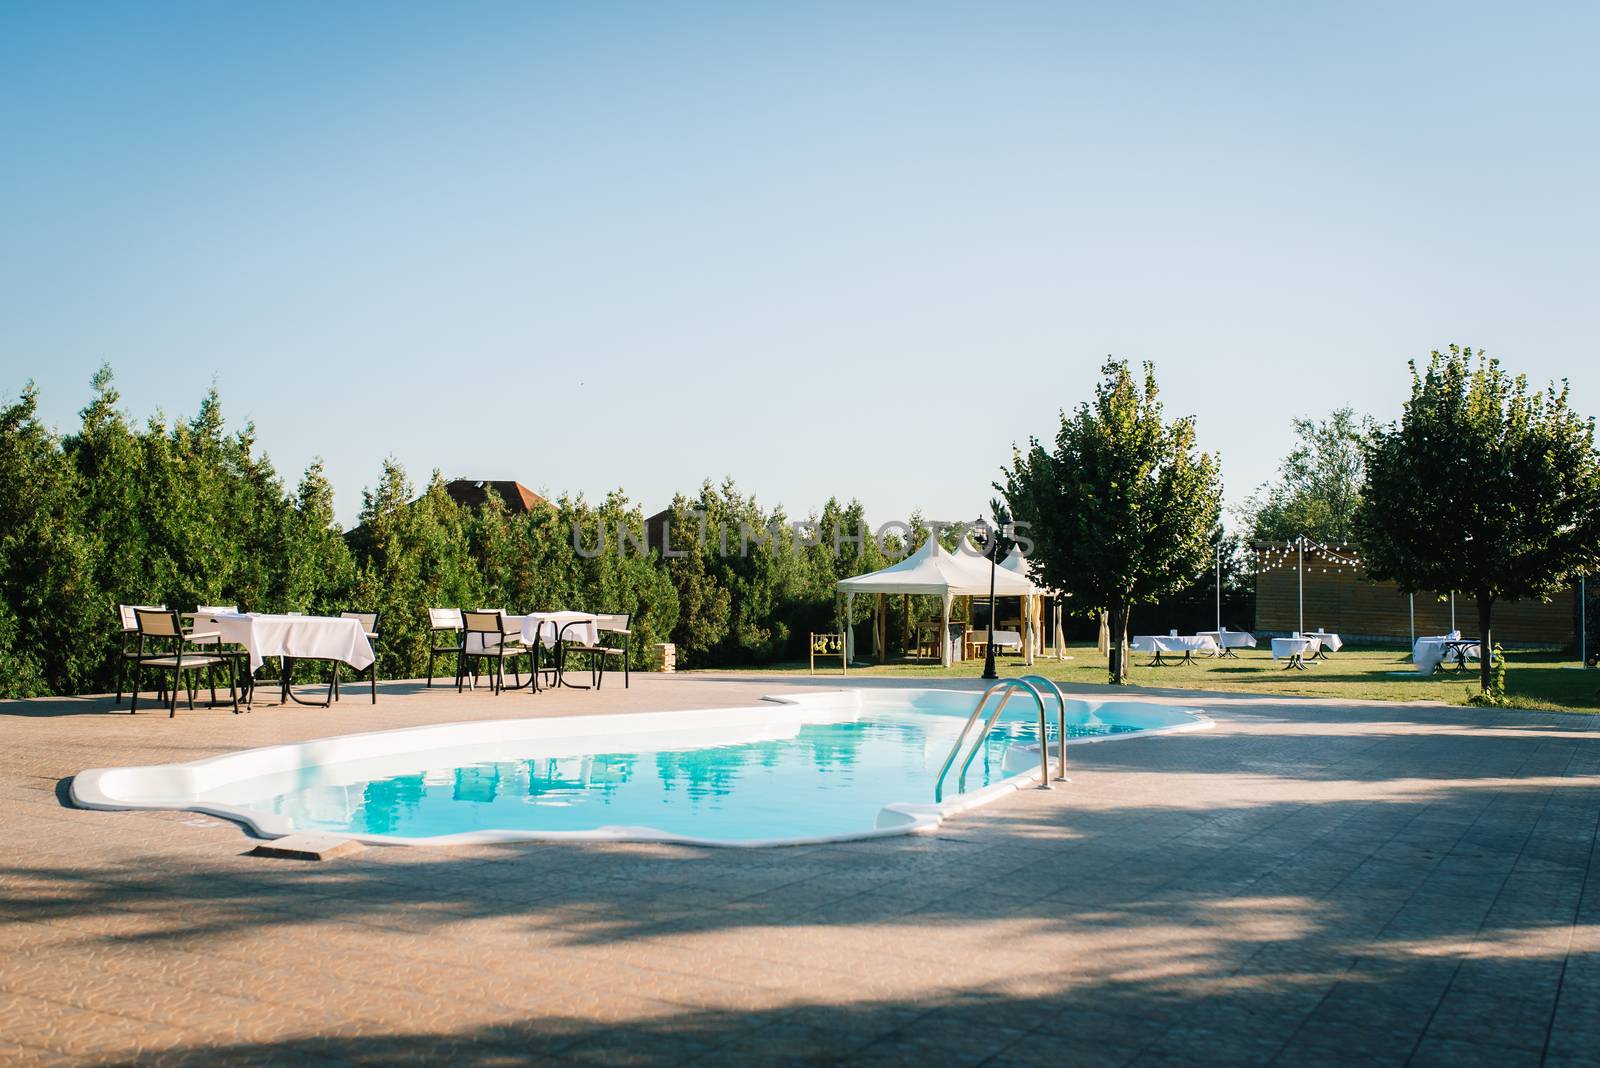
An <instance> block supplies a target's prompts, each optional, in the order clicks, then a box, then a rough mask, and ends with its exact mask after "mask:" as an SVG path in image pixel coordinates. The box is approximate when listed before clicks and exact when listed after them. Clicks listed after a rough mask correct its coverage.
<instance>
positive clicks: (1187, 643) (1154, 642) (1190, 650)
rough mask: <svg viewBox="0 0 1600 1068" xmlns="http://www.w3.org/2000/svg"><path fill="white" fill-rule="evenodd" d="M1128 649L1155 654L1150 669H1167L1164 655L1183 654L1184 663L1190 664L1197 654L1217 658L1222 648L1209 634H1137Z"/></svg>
mask: <svg viewBox="0 0 1600 1068" xmlns="http://www.w3.org/2000/svg"><path fill="white" fill-rule="evenodd" d="M1128 648H1130V649H1132V650H1134V651H1135V652H1139V653H1152V654H1154V659H1153V660H1151V661H1150V663H1149V664H1148V665H1147V666H1149V667H1167V666H1168V664H1167V661H1166V659H1165V658H1164V657H1163V654H1164V653H1182V654H1183V662H1184V663H1185V664H1190V663H1193V662H1194V654H1195V653H1210V654H1212V655H1213V656H1215V655H1216V654H1217V652H1218V651H1219V650H1220V648H1221V647H1220V646H1218V645H1217V640H1216V639H1215V638H1213V637H1211V636H1210V635H1208V634H1136V635H1134V637H1133V640H1132V641H1130V642H1129V643H1128Z"/></svg>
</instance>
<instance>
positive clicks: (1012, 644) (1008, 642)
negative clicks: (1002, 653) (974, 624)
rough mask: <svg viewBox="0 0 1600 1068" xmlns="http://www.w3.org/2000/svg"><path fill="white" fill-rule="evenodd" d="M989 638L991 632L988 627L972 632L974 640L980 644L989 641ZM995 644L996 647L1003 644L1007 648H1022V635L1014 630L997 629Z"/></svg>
mask: <svg viewBox="0 0 1600 1068" xmlns="http://www.w3.org/2000/svg"><path fill="white" fill-rule="evenodd" d="M988 638H989V632H988V630H987V629H984V628H979V629H978V630H975V631H973V632H972V640H973V641H974V642H976V643H978V644H980V645H981V644H982V643H983V642H985V641H987V640H988ZM994 644H995V646H996V647H1002V646H1003V647H1005V648H1007V649H1021V648H1022V635H1021V634H1018V633H1017V632H1016V631H1014V630H997V631H995V632H994Z"/></svg>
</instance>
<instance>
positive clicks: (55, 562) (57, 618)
mask: <svg viewBox="0 0 1600 1068" xmlns="http://www.w3.org/2000/svg"><path fill="white" fill-rule="evenodd" d="M38 407H39V405H38V394H37V392H36V391H35V390H34V388H33V386H32V384H29V386H28V387H27V388H26V389H25V390H24V391H23V393H22V396H21V397H20V398H19V399H18V400H17V401H16V402H15V403H12V404H9V405H7V406H5V407H4V408H0V695H3V696H6V697H35V696H40V695H44V694H50V693H72V692H74V691H75V690H77V689H78V688H79V687H80V686H81V685H82V684H84V683H85V682H87V681H88V680H89V678H90V677H91V676H92V675H93V674H94V672H95V670H96V669H97V668H98V667H99V666H100V664H101V662H102V660H103V658H104V654H105V649H104V647H103V645H102V643H101V642H100V641H98V640H96V638H95V636H96V635H98V634H102V633H104V632H105V630H106V628H107V625H108V623H109V621H108V620H105V619H101V618H99V617H98V614H97V612H96V608H98V607H99V605H98V601H97V599H96V598H94V597H93V596H92V594H93V591H94V570H93V545H92V542H91V541H90V539H88V538H87V537H86V536H85V535H84V533H83V502H82V500H81V497H80V493H79V489H80V487H79V484H78V479H77V477H76V472H74V471H73V469H72V465H71V463H70V462H69V461H68V460H67V458H66V456H65V454H64V452H63V451H62V449H61V446H60V442H59V440H58V439H57V438H56V435H55V433H54V432H53V431H51V430H50V429H49V428H48V427H46V426H44V425H43V424H42V423H40V422H39V417H38Z"/></svg>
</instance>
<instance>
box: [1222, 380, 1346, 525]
mask: <svg viewBox="0 0 1600 1068" xmlns="http://www.w3.org/2000/svg"><path fill="white" fill-rule="evenodd" d="M1372 426H1373V422H1372V417H1371V416H1358V415H1356V413H1355V410H1354V409H1351V408H1340V409H1338V410H1336V411H1334V412H1333V413H1332V414H1331V415H1329V416H1328V418H1326V419H1323V420H1320V421H1318V420H1312V419H1296V420H1295V421H1294V433H1295V437H1296V439H1297V441H1296V443H1295V447H1294V448H1293V449H1292V450H1290V452H1289V455H1288V456H1286V457H1284V460H1283V463H1282V465H1281V466H1280V467H1279V468H1278V480H1277V481H1276V482H1272V483H1269V484H1267V485H1264V486H1261V487H1260V488H1258V489H1257V490H1256V491H1255V493H1253V494H1251V495H1250V498H1249V500H1247V501H1246V502H1245V504H1244V506H1243V507H1241V508H1240V509H1239V518H1240V519H1241V520H1243V522H1244V525H1245V527H1246V529H1247V530H1249V532H1250V537H1251V538H1252V539H1254V540H1256V541H1281V542H1287V541H1292V540H1293V539H1294V538H1296V537H1298V536H1299V535H1301V534H1304V535H1305V536H1306V537H1308V538H1315V539H1317V540H1318V541H1324V542H1339V543H1343V542H1348V541H1350V540H1351V539H1352V538H1353V537H1354V536H1355V516H1356V509H1357V508H1358V507H1359V506H1360V504H1361V487H1362V485H1363V484H1364V483H1365V482H1366V454H1365V452H1364V451H1363V448H1362V446H1363V443H1364V442H1365V441H1366V439H1367V436H1368V435H1369V434H1370V433H1371V432H1372Z"/></svg>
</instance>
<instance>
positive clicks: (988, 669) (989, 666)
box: [982, 523, 1014, 679]
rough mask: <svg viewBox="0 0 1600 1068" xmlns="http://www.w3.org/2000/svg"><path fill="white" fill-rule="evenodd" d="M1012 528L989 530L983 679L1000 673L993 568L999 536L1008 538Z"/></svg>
mask: <svg viewBox="0 0 1600 1068" xmlns="http://www.w3.org/2000/svg"><path fill="white" fill-rule="evenodd" d="M1013 529H1014V528H1013V527H1012V525H1011V524H1010V523H1007V524H1006V525H1005V527H1004V528H1002V529H1001V530H999V531H995V530H992V529H991V530H990V531H989V546H988V548H989V640H988V642H986V643H985V644H984V647H983V649H984V652H983V675H982V677H983V678H984V679H998V678H999V677H1000V673H999V672H998V671H996V670H995V669H994V576H995V569H996V568H997V567H999V566H1000V565H999V557H1000V544H1001V543H1000V538H1001V535H1004V536H1005V537H1007V538H1009V537H1011V531H1012V530H1013Z"/></svg>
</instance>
